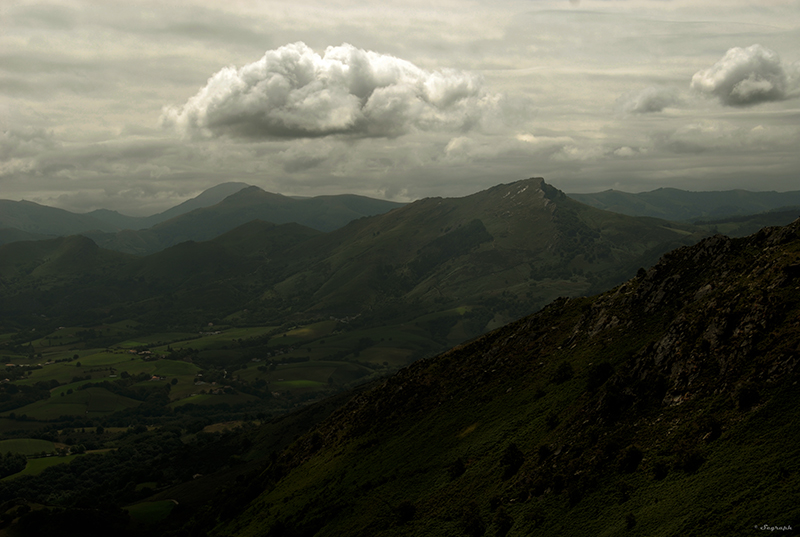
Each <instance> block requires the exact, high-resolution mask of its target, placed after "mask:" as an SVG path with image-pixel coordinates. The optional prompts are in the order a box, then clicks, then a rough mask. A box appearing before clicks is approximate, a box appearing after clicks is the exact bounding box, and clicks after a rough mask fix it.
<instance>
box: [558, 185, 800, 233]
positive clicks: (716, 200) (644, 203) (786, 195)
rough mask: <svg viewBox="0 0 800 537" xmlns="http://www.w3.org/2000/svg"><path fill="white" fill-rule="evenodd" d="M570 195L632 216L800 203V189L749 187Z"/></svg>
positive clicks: (696, 214) (732, 211)
mask: <svg viewBox="0 0 800 537" xmlns="http://www.w3.org/2000/svg"><path fill="white" fill-rule="evenodd" d="M568 196H569V197H571V198H573V199H576V200H578V201H580V202H581V203H585V204H587V205H591V206H592V207H597V208H598V209H604V210H606V211H612V212H615V213H620V214H627V215H630V216H652V217H655V218H663V219H665V220H674V221H689V220H697V219H706V220H707V219H715V220H719V219H723V218H726V217H732V216H742V215H750V214H756V213H766V212H768V211H774V210H776V209H781V208H787V207H794V208H797V207H800V191H792V192H750V191H747V190H723V191H713V192H690V191H687V190H679V189H677V188H659V189H656V190H652V191H650V192H640V193H637V194H632V193H629V192H621V191H619V190H605V191H603V192H597V193H594V194H568ZM792 220H793V218H792V219H789V220H787V221H786V222H784V224H786V223H789V222H791V221H792ZM747 234H749V232H748V233H747Z"/></svg>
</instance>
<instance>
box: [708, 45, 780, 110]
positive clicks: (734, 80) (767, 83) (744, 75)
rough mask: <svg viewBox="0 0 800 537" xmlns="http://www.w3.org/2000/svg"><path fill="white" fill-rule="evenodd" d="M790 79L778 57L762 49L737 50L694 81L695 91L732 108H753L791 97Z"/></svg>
mask: <svg viewBox="0 0 800 537" xmlns="http://www.w3.org/2000/svg"><path fill="white" fill-rule="evenodd" d="M790 82H791V81H790V79H789V77H788V76H787V73H786V70H785V69H784V67H783V65H782V64H781V59H780V57H779V56H778V53H777V52H775V51H774V50H770V49H768V48H766V47H762V46H761V45H757V44H756V45H752V46H749V47H747V48H744V49H743V48H739V47H734V48H732V49H730V50H728V52H726V53H725V56H723V57H722V59H721V60H719V61H718V62H717V63H715V64H714V65H712V66H711V67H709V68H708V69H704V70H702V71H698V72H696V73H695V74H694V76H693V77H692V89H694V90H697V91H699V92H701V93H704V94H707V95H712V96H715V97H717V98H719V100H720V101H721V102H722V104H725V105H728V106H749V105H753V104H758V103H762V102H769V101H782V100H784V99H786V98H788V97H789V94H790Z"/></svg>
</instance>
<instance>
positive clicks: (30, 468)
mask: <svg viewBox="0 0 800 537" xmlns="http://www.w3.org/2000/svg"><path fill="white" fill-rule="evenodd" d="M81 456H82V455H67V456H66V457H41V458H38V459H28V464H27V466H25V469H24V470H22V471H21V472H17V473H16V474H13V475H10V476H8V477H5V478H3V481H7V480H10V479H16V478H18V477H22V476H26V475H37V474H41V473H42V471H44V469H45V468H50V467H51V466H55V465H57V464H68V463H70V462H72V461H73V460H75V458H76V457H81Z"/></svg>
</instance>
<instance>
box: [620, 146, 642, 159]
mask: <svg viewBox="0 0 800 537" xmlns="http://www.w3.org/2000/svg"><path fill="white" fill-rule="evenodd" d="M614 154H615V155H616V156H618V157H623V158H627V157H632V156H634V155H636V154H637V151H636V150H635V149H633V148H631V147H628V146H623V147H619V148H617V149H615V150H614Z"/></svg>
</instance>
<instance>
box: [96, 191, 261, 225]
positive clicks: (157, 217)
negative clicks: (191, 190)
mask: <svg viewBox="0 0 800 537" xmlns="http://www.w3.org/2000/svg"><path fill="white" fill-rule="evenodd" d="M249 186H250V185H248V184H247V183H237V182H230V183H221V184H219V185H216V186H213V187H211V188H209V189H208V190H204V191H203V192H201V193H200V194H199V195H198V196H196V197H194V198H191V199H188V200H186V201H184V202H183V203H180V204H178V205H176V206H175V207H172V208H170V209H167V210H166V211H163V212H160V213H157V214H153V215H150V216H140V217H137V216H127V215H124V214H121V213H119V212H117V211H109V210H108V209H97V210H95V211H91V212H88V213H86V214H87V215H88V216H91V217H93V218H97V219H98V220H102V221H104V222H107V223H109V224H111V225H113V226H115V227H116V228H117V229H132V230H138V229H147V228H149V227H153V226H154V225H156V224H159V223H161V222H164V221H165V220H169V219H170V218H175V217H176V216H180V215H182V214H186V213H188V212H190V211H193V210H195V209H202V208H203V207H210V206H211V205H216V204H217V203H219V202H220V201H222V200H224V199H225V198H227V197H228V196H230V195H232V194H236V193H237V192H239V191H240V190H242V189H243V188H248V187H249Z"/></svg>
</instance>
